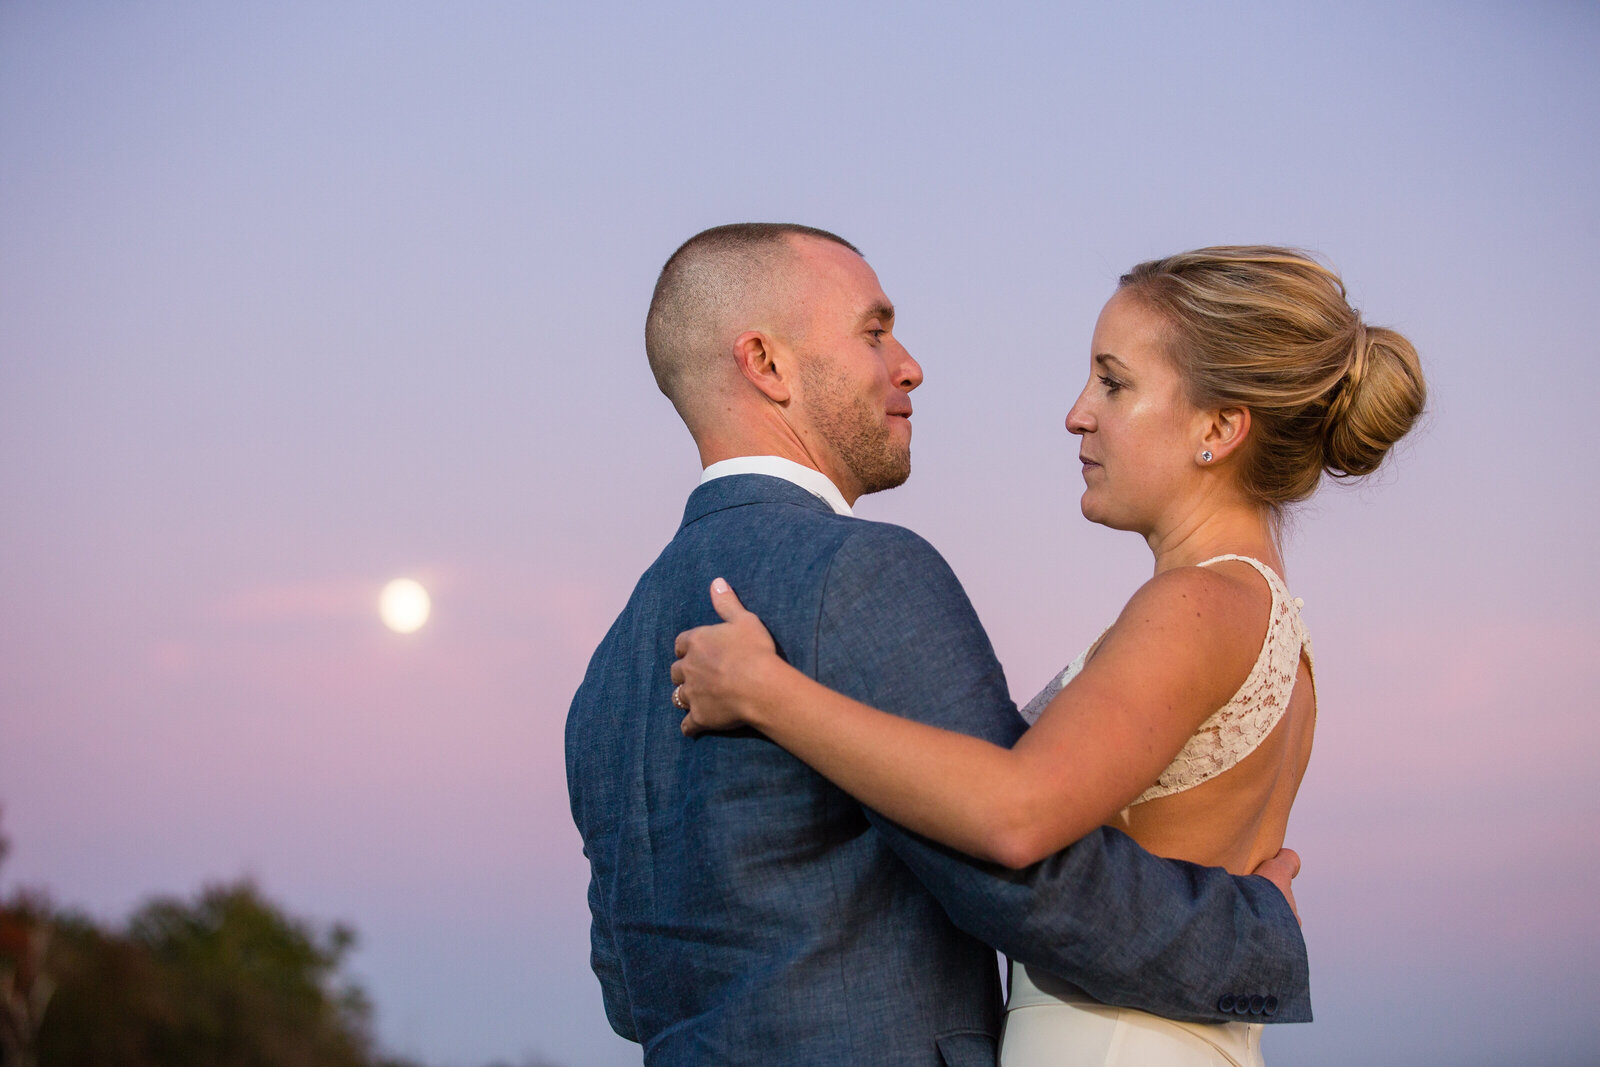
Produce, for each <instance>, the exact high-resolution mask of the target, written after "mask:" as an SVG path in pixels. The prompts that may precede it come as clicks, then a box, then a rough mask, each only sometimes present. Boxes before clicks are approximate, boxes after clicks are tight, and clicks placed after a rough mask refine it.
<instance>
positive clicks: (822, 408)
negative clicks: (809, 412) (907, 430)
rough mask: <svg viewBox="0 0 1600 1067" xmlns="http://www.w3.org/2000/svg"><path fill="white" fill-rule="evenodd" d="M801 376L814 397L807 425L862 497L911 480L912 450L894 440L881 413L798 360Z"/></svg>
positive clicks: (837, 379)
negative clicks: (831, 451)
mask: <svg viewBox="0 0 1600 1067" xmlns="http://www.w3.org/2000/svg"><path fill="white" fill-rule="evenodd" d="M800 377H801V381H802V382H803V384H804V386H805V389H806V392H807V394H809V396H810V397H812V398H813V400H812V403H811V405H809V406H811V407H812V409H813V411H814V412H815V414H813V416H812V420H811V421H812V425H813V426H814V427H815V428H816V430H817V432H818V434H820V435H821V436H822V439H823V440H825V441H826V442H827V443H828V446H829V447H830V448H832V449H833V451H834V454H835V455H837V456H838V457H839V460H840V462H841V463H843V464H844V466H845V468H846V469H847V470H848V471H849V472H850V475H851V476H852V477H853V478H854V479H855V480H856V483H857V485H859V486H860V487H861V495H862V496H865V495H866V494H868V493H880V492H882V491H883V490H885V489H893V488H894V487H895V486H897V485H902V484H904V482H905V480H906V479H907V478H909V477H910V476H911V446H910V444H909V443H907V444H904V445H901V444H898V443H897V442H896V441H895V440H894V439H893V437H892V436H891V435H890V432H889V427H888V425H887V423H885V421H884V418H885V416H884V412H883V410H882V408H881V407H879V406H877V405H874V404H873V403H872V402H871V401H870V400H868V399H867V398H866V397H864V396H861V395H860V394H859V393H855V392H853V391H852V389H851V388H850V384H849V383H848V382H847V381H846V380H845V379H844V377H843V376H842V375H840V374H837V373H831V372H830V371H828V370H827V369H825V368H824V367H821V366H818V365H817V362H816V361H813V360H805V361H802V362H801V364H800Z"/></svg>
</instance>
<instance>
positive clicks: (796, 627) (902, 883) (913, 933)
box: [566, 475, 1311, 1067]
mask: <svg viewBox="0 0 1600 1067" xmlns="http://www.w3.org/2000/svg"><path fill="white" fill-rule="evenodd" d="M719 575H720V576H722V577H725V578H727V579H728V581H729V582H730V583H732V585H733V588H734V589H735V590H736V591H737V592H738V594H739V596H740V598H741V600H743V602H744V604H745V605H746V606H747V607H749V608H750V609H751V610H752V611H754V612H756V613H757V614H759V615H760V616H761V619H762V621H763V622H765V623H766V625H767V628H768V629H769V630H770V631H771V632H772V636H773V638H774V640H775V641H776V642H777V645H778V649H779V651H780V652H781V653H782V654H783V656H784V657H785V658H787V659H788V661H789V662H790V663H792V664H794V665H795V666H796V667H798V668H799V669H800V670H802V671H804V672H805V673H807V674H809V675H811V676H812V677H814V678H816V679H817V680H819V681H821V682H823V683H824V684H826V685H828V686H831V687H833V688H834V689H837V690H840V691H841V692H844V693H848V694H850V695H851V696H854V697H856V698H858V699H860V700H863V701H865V702H866V703H869V704H872V705H874V706H876V707H879V708H883V709H885V710H888V711H892V712H896V713H898V714H901V715H906V716H910V717H913V718H917V719H921V720H922V721H924V722H929V723H933V724H935V725H938V726H943V727H947V728H950V729H954V730H960V731H963V732H965V733H968V734H973V735H976V736H979V737H984V738H988V739H989V740H992V741H995V742H998V743H1000V744H1010V743H1012V742H1014V741H1015V740H1016V738H1017V737H1018V735H1019V734H1021V732H1022V730H1023V723H1022V721H1021V719H1020V718H1019V717H1018V715H1017V712H1016V708H1015V705H1013V704H1012V703H1011V700H1010V698H1009V696H1008V694H1007V689H1006V682H1005V678H1004V676H1003V674H1002V673H1001V669H1000V664H999V663H998V662H997V661H996V659H995V656H994V652H993V650H992V648H991V647H990V644H989V640H988V638H987V637H986V636H985V634H984V632H983V628H982V627H981V626H980V625H979V623H978V619H977V617H976V615H974V613H973V610H972V607H971V605H970V604H969V603H968V601H967V598H966V595H965V594H964V593H963V591H962V589H961V585H960V583H958V582H957V581H956V578H955V575H954V574H952V573H951V571H950V568H949V567H948V566H947V565H946V564H945V562H944V560H943V559H942V558H941V557H940V556H939V554H938V553H937V552H935V551H934V550H933V548H932V547H931V546H929V545H928V544H927V543H926V542H925V541H923V540H922V539H921V538H919V537H917V536H916V535H915V534H913V533H911V532H909V531H907V530H904V529H902V528H900V527H896V526H890V525H886V524H883V523H873V522H865V521H862V520H859V519H854V518H849V517H845V516H840V515H836V514H834V513H833V512H832V511H831V510H830V509H829V508H828V506H827V505H826V504H824V503H823V502H822V501H820V500H818V499H817V498H816V497H814V496H812V495H811V494H810V493H807V492H806V491H805V490H803V489H800V488H799V487H797V486H795V485H792V484H790V483H788V482H785V481H783V480H781V479H777V478H769V477H765V476H760V475H736V476H732V477H726V478H719V479H716V480H714V481H711V482H708V483H706V484H704V485H702V486H700V487H699V488H698V489H697V490H695V492H694V494H693V495H692V496H690V498H689V504H688V507H687V509H686V510H685V512H684V517H683V525H682V527H680V528H679V530H678V533H677V536H676V537H674V538H673V539H672V542H671V543H670V544H669V545H668V546H667V547H666V550H665V551H663V552H662V553H661V556H660V557H659V558H658V559H657V560H656V561H655V563H654V564H652V565H651V567H650V569H649V570H648V571H646V572H645V574H644V576H643V577H642V578H641V579H640V580H639V584H638V586H637V587H636V588H635V589H634V592H633V595H632V597H631V598H630V599H629V601H628V605H627V607H626V608H625V609H624V610H623V612H622V614H621V616H620V617H618V619H617V621H616V622H615V624H613V625H612V627H611V630H610V632H609V633H607V634H606V637H605V640H604V641H602V642H601V644H600V647H599V649H598V650H597V651H596V652H595V654H594V658H593V660H592V661H591V662H590V664H589V670H588V673H587V675H586V676H585V678H584V681H583V685H582V687H581V688H580V689H579V690H578V694H577V696H576V698H575V699H574V700H573V702H572V710H571V713H570V715H569V716H568V719H567V737H566V749H567V782H568V788H569V790H570V793H571V799H572V813H573V817H574V818H575V819H576V821H577V824H578V829H579V830H580V831H581V832H582V835H583V840H584V852H585V854H586V855H587V856H588V858H589V862H590V865H591V870H592V876H593V877H592V879H591V882H590V888H589V904H590V908H591V910H592V912H593V916H594V924H593V931H592V938H593V964H594V969H595V973H596V974H597V975H599V978H600V984H601V987H602V990H603V992H604V996H605V1005H606V1013H607V1016H608V1017H609V1019H610V1021H611V1025H612V1027H613V1028H615V1029H616V1031H617V1032H618V1033H619V1034H622V1035H623V1036H624V1037H628V1038H631V1039H633V1040H636V1041H639V1042H640V1043H642V1044H643V1046H644V1058H645V1062H646V1063H649V1064H661V1065H665V1064H702V1065H703V1064H748V1063H765V1064H779V1063H781V1064H818V1065H824V1064H825V1065H829V1067H835V1065H841V1064H852V1065H867V1064H897V1065H898V1064H907V1065H911V1064H916V1065H929V1067H936V1065H939V1064H946V1065H958V1064H959V1065H967V1064H981V1065H984V1067H992V1064H993V1063H994V1035H995V1034H996V1032H997V1029H998V1025H999V1021H1000V1013H1001V1003H1000V990H999V983H998V979H997V975H996V966H995V958H994V953H993V952H992V951H991V949H990V948H989V947H988V946H990V945H993V946H995V947H997V948H999V949H1000V950H1001V951H1003V952H1005V953H1006V954H1007V955H1010V956H1012V957H1014V958H1017V959H1020V960H1022V961H1024V962H1027V963H1030V964H1033V965H1036V966H1040V967H1043V968H1044V969H1046V970H1049V971H1052V972H1054V973H1056V974H1059V975H1062V976H1064V977H1066V978H1068V979H1070V980H1071V981H1073V982H1075V983H1077V985H1079V986H1080V987H1082V988H1083V989H1084V990H1086V991H1087V992H1089V993H1090V994H1092V995H1093V996H1095V997H1097V998H1099V999H1101V1000H1104V1001H1107V1002H1110V1003H1114V1004H1121V1005H1127V1006H1131V1007H1137V1008H1143V1009H1145V1010H1148V1011H1152V1012H1155V1013H1158V1014H1161V1015H1166V1016H1169V1017H1173V1018H1179V1019H1188V1020H1199V1021H1217V1022H1221V1021H1228V1020H1234V1019H1237V1018H1239V1016H1237V1015H1233V1014H1224V1013H1223V1012H1222V1011H1220V1010H1219V1007H1218V1005H1219V1002H1220V1003H1222V1004H1224V1005H1232V1004H1234V1003H1236V1002H1238V998H1239V997H1241V996H1242V997H1244V998H1246V999H1245V1001H1244V1003H1248V998H1249V997H1251V996H1255V997H1258V998H1260V999H1258V1000H1257V1001H1256V1003H1257V1005H1258V1006H1259V1005H1260V1004H1261V1003H1262V1002H1263V1000H1265V998H1266V997H1273V998H1275V1001H1276V1004H1277V1012H1276V1014H1275V1016H1273V1017H1272V1018H1273V1020H1274V1021H1278V1022H1287V1021H1299V1020H1306V1019H1309V1018H1310V1016H1311V1008H1310V999H1309V994H1308V991H1307V974H1306V960H1305V948H1304V944H1303V942H1302V941H1301V938H1300V931H1299V927H1298V925H1297V924H1296V922H1295V920H1294V918H1293V915H1292V914H1291V913H1290V911H1289V908H1288V905H1287V904H1286V902H1285V901H1284V899H1283V897H1282V896H1281V895H1280V894H1279V893H1278V891H1277V890H1276V889H1275V888H1273V886H1272V885H1271V884H1270V883H1268V882H1266V881H1265V880H1263V879H1259V878H1233V877H1230V876H1228V875H1227V874H1225V873H1224V872H1222V871H1220V870H1216V869H1210V868H1202V867H1196V866H1193V865H1190V864H1185V863H1179V862H1176V861H1171V860H1162V859H1157V858H1155V857H1153V856H1151V855H1149V854H1148V853H1145V852H1143V851H1142V850H1140V849H1139V848H1138V846H1136V845H1135V844H1134V843H1133V842H1132V841H1131V840H1130V839H1129V838H1127V837H1126V836H1124V835H1122V834H1120V833H1118V832H1116V831H1114V830H1109V829H1105V830H1100V831H1098V832H1096V833H1094V834H1091V835H1090V836H1089V837H1087V838H1085V839H1084V840H1082V841H1080V842H1078V843H1077V844H1075V845H1073V846H1072V847H1070V848H1068V849H1066V850H1065V851H1063V852H1061V853H1058V854H1057V855H1055V856H1053V857H1051V858H1050V859H1048V860H1045V861H1044V862H1043V863H1040V864H1038V865H1036V866H1034V867H1032V868H1030V869H1028V870H1026V871H1021V872H1017V871H1009V870H1005V869H1002V868H998V867H993V866H989V865H986V864H983V863H980V862H978V861H976V860H973V859H971V858H968V857H965V856H962V855H960V854H958V853H955V852H953V851H951V850H949V849H946V848H943V847H941V846H939V845H936V844H933V843H931V842H929V841H927V840H925V839H923V838H920V837H917V836H916V835H913V834H911V833H909V832H907V831H905V830H902V829H900V828H899V827H897V826H895V825H894V824H893V823H890V822H888V821H887V820H886V819H884V818H883V817H882V816H880V815H878V814H877V813H875V812H873V811H869V810H866V809H864V808H863V807H862V806H861V805H860V804H858V803H856V801H854V800H853V799H851V798H850V797H849V796H848V795H846V794H845V793H843V792H841V791H839V790H838V789H836V788H835V787H834V786H833V785H831V784H830V783H829V782H827V781H826V780H824V779H823V778H821V777H820V776H819V775H817V774H816V773H814V772H813V771H811V770H810V769H808V768H807V767H806V766H805V765H804V764H802V763H800V762H799V761H798V760H796V759H794V758H793V757H791V756H789V755H788V754H787V753H786V752H784V751H783V750H782V749H781V748H779V747H778V746H777V745H775V744H772V743H771V742H770V741H768V740H766V739H765V738H764V737H762V736H760V735H759V734H756V733H754V732H752V731H748V730H746V731H741V732H738V733H733V734H720V735H706V736H702V737H700V738H698V739H695V740H690V739H688V738H685V737H684V736H683V735H682V734H681V733H680V732H679V720H680V719H681V718H682V713H681V712H679V711H678V710H677V709H676V708H674V707H673V706H672V703H671V691H672V683H671V681H670V678H669V674H668V672H669V669H670V666H671V664H672V661H673V639H674V637H675V636H676V635H677V634H678V632H679V631H681V630H685V629H688V628H689V627H692V626H699V625H703V624H706V623H711V622H716V621H717V619H716V616H715V615H714V614H713V612H712V610H711V607H710V599H709V595H708V592H707V590H708V587H709V586H710V584H711V580H712V579H713V578H716V577H717V576H719ZM1224 998H1226V999H1224ZM1246 1018H1249V1020H1250V1021H1268V1020H1267V1019H1266V1018H1265V1017H1264V1016H1258V1017H1246Z"/></svg>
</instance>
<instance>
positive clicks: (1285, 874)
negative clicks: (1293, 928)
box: [1250, 848, 1305, 926]
mask: <svg viewBox="0 0 1600 1067" xmlns="http://www.w3.org/2000/svg"><path fill="white" fill-rule="evenodd" d="M1250 873H1251V874H1259V875H1260V876H1261V877H1263V878H1265V879H1266V880H1267V881H1269V882H1271V883H1272V884H1273V885H1275V886H1277V887H1278V892H1280V893H1282V894H1283V896H1284V899H1285V900H1287V901H1288V902H1289V910H1290V911H1292V912H1294V921H1295V922H1300V909H1299V908H1297V907H1295V906H1294V886H1293V884H1292V883H1293V882H1294V879H1295V876H1296V875H1298V874H1299V873H1300V853H1298V852H1296V851H1295V850H1294V849H1292V848H1286V849H1282V850H1280V851H1279V852H1278V854H1277V855H1276V856H1274V857H1272V858H1271V859H1269V860H1267V861H1265V862H1264V863H1262V864H1261V866H1259V867H1257V868H1256V869H1255V870H1253V871H1251V872H1250ZM1301 925H1302V926H1304V925H1305V924H1304V923H1301Z"/></svg>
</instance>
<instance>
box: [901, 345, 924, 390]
mask: <svg viewBox="0 0 1600 1067" xmlns="http://www.w3.org/2000/svg"><path fill="white" fill-rule="evenodd" d="M894 383H895V385H897V386H899V387H900V388H901V389H904V390H905V391H906V392H908V393H909V392H911V390H913V389H915V388H916V387H917V386H919V385H921V384H922V364H920V363H918V362H917V361H916V360H915V359H912V358H911V353H910V352H908V351H907V350H906V346H905V345H901V346H900V365H899V366H898V367H896V368H895V379H894Z"/></svg>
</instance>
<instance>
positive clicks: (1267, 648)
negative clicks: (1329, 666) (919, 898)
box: [1022, 555, 1316, 804]
mask: <svg viewBox="0 0 1600 1067" xmlns="http://www.w3.org/2000/svg"><path fill="white" fill-rule="evenodd" d="M1225 560H1238V561H1239V562H1241V563H1248V564H1250V566H1252V567H1254V568H1255V569H1256V571H1257V572H1258V573H1259V574H1260V575H1261V577H1262V578H1264V579H1266V582H1267V586H1268V588H1269V589H1270V590H1271V591H1272V610H1271V613H1270V615H1269V616H1268V620H1267V633H1266V637H1265V638H1264V639H1263V640H1262V643H1261V652H1260V654H1259V655H1257V657H1256V662H1255V665H1254V666H1253V667H1252V668H1251V669H1250V674H1249V676H1248V677H1246V678H1245V680H1244V684H1243V685H1241V686H1240V687H1239V689H1238V691H1237V692H1235V693H1234V694H1233V697H1232V699H1230V700H1229V701H1228V702H1227V703H1226V704H1224V705H1223V706H1222V707H1220V708H1218V709H1217V710H1216V711H1215V712H1214V713H1212V715H1211V717H1210V718H1208V719H1207V720H1206V721H1205V722H1203V723H1201V724H1200V728H1199V729H1198V730H1196V731H1195V733H1194V736H1193V737H1191V738H1189V740H1188V743H1186V744H1185V745H1184V746H1183V749H1182V750H1181V751H1180V752H1179V753H1178V755H1177V758H1175V759H1174V760H1173V761H1172V763H1171V764H1170V765H1169V766H1168V767H1167V769H1166V770H1164V771H1162V772H1161V777H1160V778H1158V779H1156V782H1155V784H1154V785H1152V786H1151V787H1150V788H1149V789H1146V790H1145V791H1144V792H1143V793H1141V794H1140V795H1139V799H1138V800H1135V801H1134V803H1135V804H1140V803H1143V802H1144V801H1146V800H1154V799H1155V798H1156V797H1164V796H1169V795H1171V794H1173V793H1181V792H1183V791H1184V790H1186V789H1193V788H1194V787H1195V786H1197V785H1199V784H1200V783H1202V782H1206V781H1209V780H1210V779H1212V778H1215V777H1216V776H1217V775H1219V774H1221V773H1222V772H1223V771H1226V770H1228V769H1229V768H1231V767H1233V766H1235V765H1236V764H1238V763H1239V761H1240V760H1242V759H1244V758H1245V757H1246V756H1248V755H1249V754H1250V753H1252V752H1254V751H1255V750H1256V748H1257V746H1259V745H1260V744H1261V742H1262V741H1264V740H1265V739H1266V737H1267V735H1268V734H1270V733H1271V732H1272V728H1273V727H1274V726H1276V725H1278V720H1280V719H1282V718H1283V713H1284V712H1285V711H1287V710H1288V708H1289V696H1290V694H1291V693H1292V692H1293V691H1294V683H1295V678H1296V676H1297V675H1298V673H1299V670H1300V655H1301V652H1302V651H1303V652H1304V653H1305V657H1306V663H1307V665H1308V666H1309V665H1310V664H1311V638H1310V635H1308V634H1307V633H1306V628H1305V624H1304V623H1303V622H1302V621H1301V619H1300V609H1301V608H1302V607H1304V603H1303V602H1302V601H1301V600H1300V598H1299V597H1291V596H1290V595H1289V590H1288V587H1287V586H1285V585H1284V584H1283V579H1282V578H1280V577H1278V575H1277V572H1275V571H1274V570H1273V569H1272V568H1271V567H1268V566H1267V565H1266V564H1264V563H1262V562H1261V561H1260V560H1258V559H1252V558H1251V557H1249V556H1234V555H1228V556H1217V557H1215V558H1213V559H1208V560H1206V561H1205V562H1204V563H1202V564H1200V566H1202V567H1208V566H1210V565H1211V564H1213V563H1221V562H1223V561H1225ZM1100 636H1101V637H1104V636H1105V631H1101V634H1100ZM1099 643H1100V641H1099V638H1096V639H1095V642H1094V644H1091V645H1090V646H1089V647H1088V648H1087V649H1085V650H1084V652H1083V653H1082V654H1081V655H1079V656H1078V658H1077V659H1075V660H1073V661H1072V662H1071V663H1070V664H1069V665H1068V666H1067V667H1066V669H1065V670H1063V671H1062V672H1061V673H1060V674H1058V675H1056V677H1055V678H1053V679H1051V681H1050V684H1048V685H1046V686H1045V687H1044V689H1042V690H1041V691H1040V692H1039V694H1038V695H1037V696H1035V697H1034V698H1033V699H1032V700H1030V701H1028V703H1027V705H1026V706H1025V707H1023V709H1022V717H1023V718H1024V719H1026V720H1027V721H1028V724H1029V725H1030V726H1031V725H1033V723H1035V722H1037V721H1038V719H1039V716H1040V715H1042V714H1043V713H1044V709H1045V705H1047V704H1049V703H1050V701H1051V700H1053V699H1055V696H1056V694H1057V693H1059V692H1061V690H1063V689H1065V688H1066V687H1067V683H1068V682H1070V681H1072V679H1073V678H1075V677H1077V675H1078V672H1080V671H1081V670H1083V665H1084V663H1085V662H1086V661H1087V659H1088V657H1089V654H1090V652H1092V651H1093V650H1094V648H1095V645H1098V644H1099ZM1315 687H1316V675H1315V670H1314V669H1313V673H1312V693H1313V696H1314V695H1315V692H1316V688H1315Z"/></svg>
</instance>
